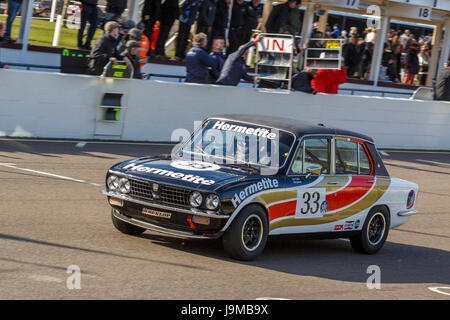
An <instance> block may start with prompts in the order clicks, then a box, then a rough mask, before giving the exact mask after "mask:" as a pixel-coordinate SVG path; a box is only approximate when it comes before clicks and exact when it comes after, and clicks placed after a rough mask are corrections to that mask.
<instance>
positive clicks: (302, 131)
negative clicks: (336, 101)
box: [209, 114, 373, 143]
mask: <svg viewBox="0 0 450 320" xmlns="http://www.w3.org/2000/svg"><path fill="white" fill-rule="evenodd" d="M209 119H220V120H231V121H242V122H248V123H251V124H259V125H262V126H266V127H273V128H278V129H281V130H285V131H289V132H292V133H293V134H295V135H296V136H298V137H302V136H305V135H311V134H319V135H320V134H323V135H342V136H349V137H354V138H359V139H362V140H366V141H369V142H372V143H373V139H372V138H371V137H369V136H366V135H364V134H361V133H357V132H354V131H350V130H346V129H340V128H336V127H332V126H328V125H325V124H321V123H318V124H316V123H312V122H308V121H303V120H296V119H291V118H283V117H273V116H265V115H254V114H223V115H217V116H211V117H209Z"/></svg>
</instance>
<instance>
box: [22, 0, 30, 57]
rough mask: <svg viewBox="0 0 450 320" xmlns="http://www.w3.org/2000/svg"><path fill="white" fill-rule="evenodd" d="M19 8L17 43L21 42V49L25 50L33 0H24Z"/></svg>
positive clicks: (26, 48) (28, 35)
mask: <svg viewBox="0 0 450 320" xmlns="http://www.w3.org/2000/svg"><path fill="white" fill-rule="evenodd" d="M21 8H22V17H21V18H20V27H19V43H21V44H22V51H26V50H28V39H29V37H30V27H31V19H32V17H33V0H24V1H23V2H22V7H21Z"/></svg>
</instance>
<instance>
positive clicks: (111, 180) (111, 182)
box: [106, 175, 119, 190]
mask: <svg viewBox="0 0 450 320" xmlns="http://www.w3.org/2000/svg"><path fill="white" fill-rule="evenodd" d="M106 184H107V186H108V189H109V190H117V188H119V177H118V176H115V175H112V176H109V177H108V180H107V181H106Z"/></svg>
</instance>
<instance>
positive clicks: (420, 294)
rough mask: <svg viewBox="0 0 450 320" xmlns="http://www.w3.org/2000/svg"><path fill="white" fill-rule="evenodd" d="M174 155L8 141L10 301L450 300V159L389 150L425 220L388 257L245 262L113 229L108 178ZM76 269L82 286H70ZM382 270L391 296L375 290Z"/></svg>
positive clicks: (293, 243)
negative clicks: (372, 283)
mask: <svg viewBox="0 0 450 320" xmlns="http://www.w3.org/2000/svg"><path fill="white" fill-rule="evenodd" d="M169 150H170V146H165V145H137V144H97V143H87V144H86V145H84V146H83V145H79V147H76V142H60V143H58V142H42V141H41V142H33V141H23V140H15V141H14V140H1V141H0V163H1V164H0V190H1V192H0V218H1V222H0V248H1V249H0V299H256V298H261V297H270V298H284V299H301V300H305V299H450V252H449V251H450V153H424V152H394V151H387V152H388V155H386V156H384V161H385V163H386V165H387V168H388V170H389V172H390V174H391V175H392V176H395V177H398V178H402V179H406V180H410V181H414V182H416V183H418V184H419V187H420V192H419V196H418V200H417V201H418V202H417V209H418V210H419V211H420V212H421V214H420V215H416V216H413V217H412V218H411V220H410V221H409V222H408V223H407V224H405V225H402V226H400V227H399V228H398V229H395V230H391V231H390V233H389V237H388V241H387V242H386V244H385V246H384V248H383V249H382V250H381V251H380V252H379V253H378V254H376V255H363V254H357V253H355V252H353V250H352V249H351V247H350V244H349V242H348V241H346V240H289V241H286V240H283V241H282V240H276V241H269V243H268V245H267V247H266V249H265V251H264V253H263V255H262V256H261V257H260V258H259V259H258V260H256V261H252V262H239V261H235V260H232V259H230V258H229V257H228V256H227V255H226V253H225V252H224V251H223V250H222V246H221V242H220V240H213V241H211V240H195V241H192V240H183V239H176V238H171V237H166V236H163V235H161V234H158V233H153V232H145V233H144V234H143V235H142V236H139V237H132V236H128V235H125V234H122V233H120V232H119V231H117V230H116V229H115V228H114V227H113V226H112V223H111V218H110V209H109V205H108V204H107V202H106V199H105V197H104V196H103V195H102V194H101V193H100V190H101V189H102V185H103V184H104V177H105V173H106V171H107V169H108V168H109V167H110V166H111V165H113V164H115V163H117V162H120V161H123V160H125V159H129V158H132V157H137V156H142V155H155V154H158V153H161V152H163V153H167V152H168V151H169ZM71 265H76V266H78V267H79V268H80V271H81V283H80V284H81V289H72V290H70V289H68V288H67V285H66V281H67V279H68V277H69V276H70V275H71V274H68V273H67V268H68V267H69V266H71ZM371 265H377V266H379V267H380V270H381V289H368V287H367V285H366V280H367V278H368V277H369V276H370V274H368V273H367V268H368V267H369V266H371ZM430 287H438V289H437V291H433V290H431V289H430ZM445 293H447V294H445Z"/></svg>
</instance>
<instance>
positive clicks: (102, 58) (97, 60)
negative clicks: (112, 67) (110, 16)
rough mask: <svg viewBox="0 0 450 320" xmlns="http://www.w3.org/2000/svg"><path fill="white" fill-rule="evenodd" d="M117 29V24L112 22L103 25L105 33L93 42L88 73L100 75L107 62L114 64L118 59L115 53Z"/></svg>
mask: <svg viewBox="0 0 450 320" xmlns="http://www.w3.org/2000/svg"><path fill="white" fill-rule="evenodd" d="M119 27H120V26H119V24H118V23H117V22H114V21H109V22H107V23H106V24H105V33H104V34H103V36H102V37H101V38H100V39H98V40H97V41H96V42H95V44H94V47H93V48H92V50H91V57H90V60H89V71H90V72H91V73H92V74H94V75H101V74H102V72H103V69H104V67H105V66H106V64H107V63H108V62H109V61H112V62H115V61H117V59H118V58H119V54H118V52H117V41H118V40H117V39H118V37H119Z"/></svg>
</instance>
